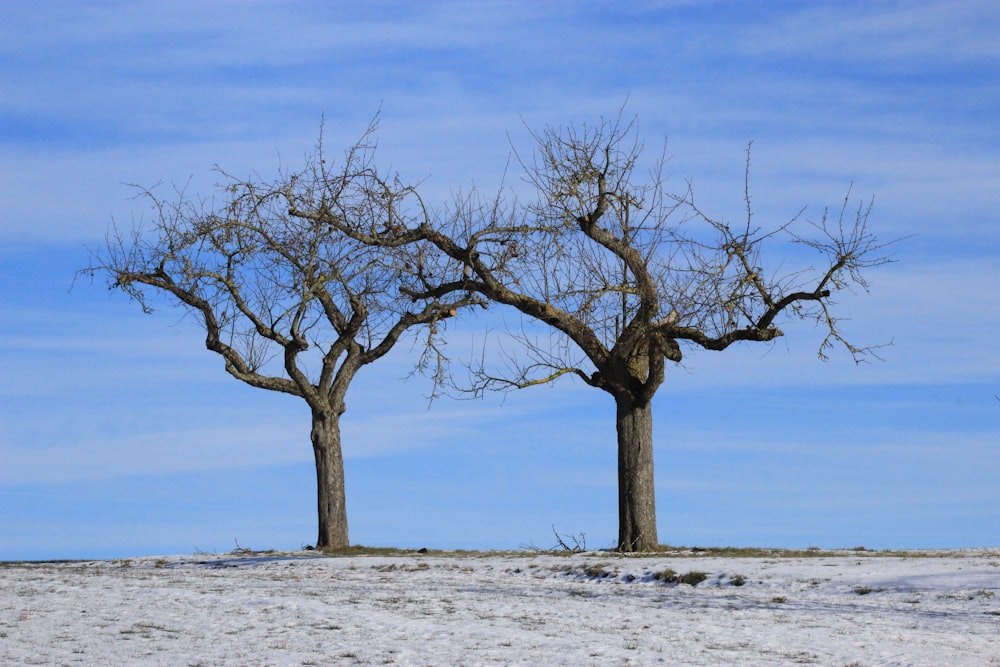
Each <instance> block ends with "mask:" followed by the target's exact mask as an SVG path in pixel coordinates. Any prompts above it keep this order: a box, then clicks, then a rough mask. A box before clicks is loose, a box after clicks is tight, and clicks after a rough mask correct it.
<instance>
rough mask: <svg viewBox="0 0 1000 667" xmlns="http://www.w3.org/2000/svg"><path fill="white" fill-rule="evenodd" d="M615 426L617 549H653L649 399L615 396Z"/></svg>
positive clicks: (655, 538)
mask: <svg viewBox="0 0 1000 667" xmlns="http://www.w3.org/2000/svg"><path fill="white" fill-rule="evenodd" d="M615 402H616V404H617V408H618V410H617V415H616V425H617V427H618V550H619V551H625V552H635V551H653V550H655V549H656V548H657V547H658V546H659V542H658V540H657V537H656V493H655V490H654V484H653V411H652V407H651V405H650V403H649V401H638V400H636V398H635V397H634V396H633V395H631V394H629V393H623V394H621V395H618V396H616V397H615Z"/></svg>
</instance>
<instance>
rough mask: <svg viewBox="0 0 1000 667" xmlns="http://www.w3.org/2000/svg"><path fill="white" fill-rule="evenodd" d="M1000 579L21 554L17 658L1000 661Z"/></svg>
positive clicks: (2, 626) (906, 570)
mask: <svg viewBox="0 0 1000 667" xmlns="http://www.w3.org/2000/svg"><path fill="white" fill-rule="evenodd" d="M683 582H688V583H683ZM998 591H1000V550H970V551H960V552H908V553H892V554H888V553H879V552H869V551H860V550H852V551H842V552H826V553H821V552H795V553H792V552H766V551H763V552H762V551H751V552H743V551H690V550H680V551H674V552H667V553H663V554H656V555H652V556H620V555H617V554H613V553H603V552H587V553H576V554H568V553H566V554H562V553H545V552H518V553H488V554H482V553H437V552H431V553H417V552H402V551H392V552H389V553H378V552H374V553H373V552H361V553H355V554H351V555H346V556H328V555H323V554H318V553H316V552H289V553H248V552H245V551H243V552H241V553H237V554H226V555H212V556H209V555H204V554H200V555H194V556H171V557H162V558H138V559H132V560H117V561H98V562H66V563H4V564H0V663H2V664H24V665H29V664H45V665H52V664H57V665H93V664H113V665H126V664H128V665H328V664H364V665H382V664H390V665H513V664H524V665H539V664H545V665H656V664H663V665H833V666H835V667H847V666H854V667H861V666H864V667H868V666H873V665H928V666H930V665H935V666H937V665H943V664H948V665H953V666H955V665H970V666H971V665H976V666H977V667H983V666H986V667H1000V596H998Z"/></svg>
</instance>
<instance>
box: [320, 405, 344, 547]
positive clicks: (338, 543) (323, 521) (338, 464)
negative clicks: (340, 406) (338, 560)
mask: <svg viewBox="0 0 1000 667" xmlns="http://www.w3.org/2000/svg"><path fill="white" fill-rule="evenodd" d="M312 420H313V423H312V433H311V435H310V437H311V439H312V445H313V453H314V454H315V456H316V497H317V505H318V510H319V537H317V538H316V548H318V549H345V548H347V547H348V546H349V544H350V543H349V542H348V539H347V499H346V494H345V491H344V455H343V452H342V451H341V448H340V415H339V414H337V413H336V412H334V411H322V410H313V417H312Z"/></svg>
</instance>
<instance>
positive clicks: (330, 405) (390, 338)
mask: <svg viewBox="0 0 1000 667" xmlns="http://www.w3.org/2000/svg"><path fill="white" fill-rule="evenodd" d="M375 129H376V124H375V122H373V123H372V125H370V126H369V128H368V130H367V132H366V133H365V134H364V136H363V137H362V139H361V140H360V141H359V142H357V143H356V144H355V145H354V146H353V147H352V148H350V149H349V150H348V151H347V152H346V155H345V157H344V159H343V160H342V161H341V163H340V165H339V167H337V168H336V169H335V168H334V167H333V166H332V165H327V161H326V158H325V156H324V153H323V150H322V141H321V142H320V144H319V148H318V150H317V152H316V153H315V155H314V157H312V158H310V159H309V160H308V161H307V164H306V167H305V168H304V169H303V170H301V171H299V172H297V173H294V174H282V175H280V176H279V177H278V179H277V180H276V181H275V182H273V183H265V182H262V181H261V180H260V179H257V178H252V179H249V180H241V179H237V178H233V177H230V176H226V175H225V174H223V175H224V176H226V183H225V185H224V186H220V191H219V193H218V195H219V196H220V198H221V199H222V203H221V205H218V206H217V205H215V203H214V201H208V202H206V201H195V200H191V199H190V198H188V197H186V196H184V194H183V193H179V196H178V197H177V199H176V201H172V202H168V201H165V200H164V199H161V198H159V197H158V196H157V195H155V194H154V193H153V192H152V191H150V190H148V189H143V190H141V193H142V194H143V195H145V196H146V197H147V198H148V200H149V201H150V202H152V204H153V206H154V210H155V221H154V228H153V229H152V230H150V231H149V233H147V232H143V231H142V230H134V231H133V232H131V233H130V234H121V233H119V232H118V231H117V230H113V232H112V233H111V234H109V237H108V239H107V243H106V245H105V246H104V247H103V248H101V250H100V251H98V252H97V253H96V254H95V255H94V258H93V259H92V262H91V266H90V267H89V268H88V269H87V271H89V272H90V273H91V275H93V274H94V272H103V273H105V274H106V275H107V277H108V280H109V284H110V286H111V287H112V288H114V289H119V290H122V291H123V292H125V293H126V294H128V295H129V296H130V297H132V298H133V299H134V300H136V301H137V302H138V303H139V304H140V305H141V306H142V307H143V309H144V310H145V311H147V312H150V311H151V310H152V308H151V304H152V303H153V297H154V295H155V296H165V297H166V300H167V301H169V302H174V303H177V304H180V305H181V306H183V307H184V308H185V309H186V310H187V311H188V312H189V313H190V314H192V315H194V316H195V317H196V318H197V320H198V321H199V322H200V323H201V324H202V325H203V326H204V329H205V332H206V337H205V345H206V346H207V348H208V349H209V350H211V351H213V352H216V353H217V354H219V355H220V356H221V357H222V358H223V360H224V361H225V369H226V371H227V372H228V373H229V374H230V375H232V376H233V377H235V378H236V379H238V380H241V381H243V382H245V383H247V384H249V385H250V386H253V387H258V388H261V389H267V390H271V391H278V392H283V393H286V394H291V395H293V396H298V397H300V398H302V399H304V400H305V401H306V403H307V404H308V405H309V408H310V411H311V415H312V430H311V440H312V446H313V452H314V454H315V460H316V477H317V506H318V513H319V536H318V538H317V546H318V547H324V548H327V547H328V548H343V547H346V546H348V531H347V511H346V501H345V493H344V465H343V456H342V451H341V441H340V417H341V415H342V414H343V413H344V411H345V409H346V406H345V396H346V393H347V389H348V386H349V385H350V383H351V381H352V380H353V379H354V377H355V375H356V374H357V373H358V371H359V370H360V369H361V368H362V367H363V366H365V365H367V364H370V363H372V362H374V361H376V360H378V359H379V358H381V357H382V356H384V355H385V354H386V353H387V352H388V351H389V350H390V349H391V348H392V347H393V346H394V345H395V344H396V343H397V342H398V341H399V340H400V338H401V337H402V336H403V334H404V333H405V332H406V331H407V330H408V329H410V328H411V327H417V326H419V325H425V326H426V335H427V344H426V346H425V350H426V353H425V356H424V358H423V359H421V364H422V366H423V367H425V368H426V369H427V370H429V371H431V372H434V373H436V372H438V370H439V368H438V366H437V362H438V361H440V358H439V357H437V358H436V357H435V351H436V343H435V340H436V337H437V336H439V335H440V334H439V332H438V328H439V323H440V322H442V321H443V320H446V319H448V318H450V317H452V316H454V315H455V314H456V313H457V312H458V310H460V309H462V308H464V307H467V306H471V305H473V304H477V303H480V301H481V299H480V297H478V296H474V295H472V294H468V295H457V296H455V297H454V298H450V299H449V298H447V297H446V296H442V297H441V298H438V297H433V296H428V297H426V298H416V299H415V298H413V297H412V296H411V295H410V294H405V295H404V294H403V293H402V292H401V290H402V289H405V288H406V286H407V285H408V284H409V283H410V282H413V283H414V284H416V285H418V286H420V288H421V289H423V290H424V291H428V290H427V288H428V287H430V286H431V285H430V283H429V282H428V276H430V275H432V273H433V270H434V260H433V258H426V257H425V255H426V252H425V248H423V247H422V246H421V244H415V245H407V246H405V247H397V248H383V247H378V246H374V245H370V244H367V245H366V244H363V243H359V242H357V241H355V240H352V239H351V238H350V237H349V236H347V235H345V234H344V233H342V232H341V231H340V230H341V228H343V229H350V230H352V232H358V231H363V232H364V233H365V234H368V235H374V236H378V235H379V234H380V233H382V232H383V231H385V230H392V229H397V228H405V227H420V226H422V225H426V224H427V222H428V212H427V211H426V210H425V208H424V205H423V203H422V202H421V200H420V198H419V196H418V195H417V191H416V189H415V188H414V187H412V186H410V185H406V184H404V183H402V182H401V181H399V179H398V178H396V177H391V178H390V177H385V176H383V175H381V174H380V173H379V172H378V171H377V169H376V167H375V165H374V161H373V159H374V139H373V135H374V132H375ZM303 206H308V207H310V208H311V209H314V210H317V211H321V212H322V213H323V220H322V221H321V220H316V219H306V218H302V217H296V216H292V215H289V210H290V209H292V208H299V207H303ZM334 219H335V220H336V221H337V225H331V224H328V223H327V222H324V221H328V220H334Z"/></svg>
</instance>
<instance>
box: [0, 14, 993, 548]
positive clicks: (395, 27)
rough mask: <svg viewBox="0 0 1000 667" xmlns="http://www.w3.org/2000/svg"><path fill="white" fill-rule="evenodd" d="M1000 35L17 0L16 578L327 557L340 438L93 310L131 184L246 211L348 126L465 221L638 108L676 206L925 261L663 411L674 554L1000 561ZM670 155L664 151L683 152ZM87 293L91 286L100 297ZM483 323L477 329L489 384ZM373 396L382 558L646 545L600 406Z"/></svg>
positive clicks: (391, 383)
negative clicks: (523, 167) (562, 143)
mask: <svg viewBox="0 0 1000 667" xmlns="http://www.w3.org/2000/svg"><path fill="white" fill-rule="evenodd" d="M998 34H1000V9H998V8H997V6H996V4H995V3H990V2H985V1H984V2H960V1H955V0H949V1H947V2H881V3H871V2H844V1H840V0H838V1H837V2H815V3H801V2H767V3H751V2H746V3H742V2H685V1H682V0H677V1H669V0H667V1H662V2H634V3H628V4H627V5H625V6H622V3H613V2H591V3H578V2H475V3H472V2H437V3H435V2H427V3H413V2H366V3H339V2H336V3H328V2H322V3H321V2H299V3H291V2H268V1H263V0H262V1H258V2H217V3H201V2H186V1H183V0H181V1H177V2H170V3H145V2H86V3H84V2H69V1H67V2H38V3H21V2H13V1H11V0H7V1H0V173H2V174H3V178H2V179H0V295H2V296H0V370H2V377H3V379H4V382H3V385H2V386H0V397H2V400H0V461H2V465H0V559H30V558H72V557H122V556H129V555H138V554H157V553H161V554H162V553H190V552H192V551H195V550H202V551H228V550H230V549H232V548H233V547H234V546H235V542H236V541H239V543H240V544H241V545H242V546H249V547H253V548H260V549H264V548H291V547H299V546H301V545H303V544H307V543H311V542H312V541H313V540H314V539H315V521H316V520H315V510H314V485H315V482H314V473H313V470H312V461H311V456H312V453H311V448H310V445H309V441H308V431H309V423H308V413H307V411H306V409H305V407H304V405H303V404H300V402H298V401H297V400H296V399H294V398H291V397H287V396H281V395H274V394H268V393H266V392H263V391H260V390H254V389H251V388H249V387H246V386H243V385H241V384H239V383H238V382H237V381H235V380H233V379H232V378H230V377H229V376H228V375H226V374H225V372H224V371H223V366H222V363H221V361H220V360H219V359H218V358H217V357H215V356H214V355H212V354H211V353H209V352H207V351H205V350H204V349H203V341H202V336H201V333H200V331H199V330H198V328H197V327H196V326H195V325H194V324H193V323H192V322H191V321H189V320H186V319H183V318H182V317H181V313H180V311H178V310H175V309H171V308H163V309H161V310H159V311H158V312H157V313H156V314H155V315H153V316H144V315H142V314H141V312H140V311H139V309H138V308H137V307H136V306H135V304H131V303H129V302H128V301H127V300H126V299H125V298H124V297H123V296H121V295H117V294H112V293H109V292H108V291H107V290H106V289H105V287H104V286H103V284H101V283H94V284H90V283H89V282H77V283H76V285H75V286H74V285H73V277H74V272H75V271H76V270H77V269H79V268H81V267H83V266H85V265H86V264H87V262H88V259H89V252H88V249H92V248H97V247H98V246H99V245H100V244H101V242H102V240H103V237H104V233H105V231H106V230H107V228H108V226H109V224H110V223H111V221H112V220H115V221H117V222H118V223H119V224H121V225H125V226H128V225H131V224H132V221H133V220H140V219H142V218H143V216H148V210H147V209H146V207H145V205H144V204H143V203H142V202H141V201H137V200H135V199H133V198H132V195H133V191H132V190H131V189H130V188H129V187H128V186H127V185H125V184H126V183H137V184H141V185H152V184H154V183H157V182H163V183H166V184H168V185H169V184H176V185H185V184H187V188H188V191H189V192H190V193H204V194H210V193H211V188H212V185H213V184H214V183H215V182H216V180H217V178H216V176H215V175H214V174H213V173H212V171H211V170H212V166H213V165H215V164H218V165H220V166H222V167H223V168H225V169H226V170H227V171H228V172H230V173H232V174H235V175H237V176H246V175H250V174H251V173H254V172H257V173H260V174H262V175H263V176H265V177H268V176H270V175H272V174H273V173H275V170H276V169H277V168H278V167H279V166H280V165H291V166H295V165H297V164H299V163H300V162H301V159H302V156H303V155H305V154H306V153H307V152H309V151H310V150H311V148H312V146H313V145H314V144H315V141H316V138H317V136H318V131H319V124H320V120H321V118H322V117H324V116H325V119H326V121H325V122H326V141H327V144H328V145H331V146H337V147H340V146H343V147H346V146H347V145H349V144H350V143H352V142H353V141H354V140H355V139H356V138H357V137H358V136H359V135H360V133H361V132H362V131H363V130H364V128H365V126H366V124H367V122H368V121H369V120H370V118H371V117H372V116H373V115H374V114H375V112H376V111H377V110H378V109H379V108H381V130H380V132H379V140H380V149H379V150H380V158H379V161H380V163H381V164H382V165H384V166H388V165H391V166H392V167H393V168H395V169H396V170H398V171H399V172H400V173H401V174H402V175H403V176H404V177H407V178H410V179H420V178H426V181H425V183H424V186H423V192H424V195H425V197H427V198H428V199H429V200H430V201H442V200H444V199H445V198H447V197H448V194H449V192H451V191H452V190H454V189H457V188H468V187H469V186H470V185H473V184H475V185H478V186H480V187H484V188H486V189H492V188H493V187H495V186H496V185H497V184H498V183H499V181H500V179H501V177H502V173H503V169H504V166H505V163H506V161H507V157H508V154H509V152H510V149H511V144H513V145H514V146H517V147H519V148H522V149H523V148H525V147H528V146H529V145H530V144H529V140H530V138H529V136H528V133H527V130H526V129H525V124H527V125H528V126H530V127H533V128H540V127H542V126H544V125H545V124H555V125H560V124H566V123H570V122H576V123H579V122H586V121H589V122H593V121H595V120H598V119H599V118H600V117H601V116H605V117H607V116H612V115H614V114H616V113H617V111H618V109H619V108H620V107H621V106H622V105H623V104H625V103H626V101H627V106H626V111H627V113H629V114H635V115H636V116H637V118H638V129H639V132H640V134H641V136H642V137H643V138H644V139H645V140H646V143H647V145H649V146H651V147H655V146H658V145H659V143H660V142H661V141H662V139H663V137H666V138H667V153H668V155H669V156H670V162H669V163H668V169H667V171H668V174H669V175H670V177H671V181H670V182H671V183H673V184H676V185H677V187H678V188H680V187H682V185H683V182H684V179H688V178H690V179H692V180H693V181H694V185H695V188H696V192H697V193H698V196H699V199H700V201H701V202H702V204H703V205H704V206H705V208H707V209H709V211H711V212H712V213H714V214H717V215H720V216H728V217H735V216H739V215H740V212H741V211H742V201H741V196H742V193H743V180H742V178H743V168H744V164H743V160H744V152H745V149H746V145H747V142H748V141H751V140H752V141H753V166H752V173H751V187H752V196H753V198H754V205H755V208H756V213H757V219H758V220H761V221H764V220H774V221H783V220H784V219H787V218H788V217H790V216H791V215H792V214H794V213H795V212H796V211H798V210H799V208H801V207H802V206H808V207H809V209H808V214H809V215H812V216H815V217H818V216H819V215H820V214H821V212H822V210H823V207H825V206H831V207H835V206H838V205H839V203H840V201H841V200H842V199H843V197H844V195H845V193H846V192H847V190H848V188H849V187H851V184H852V183H853V194H854V196H856V197H858V198H859V199H867V198H869V197H871V196H874V197H875V210H874V214H873V217H872V220H871V222H872V225H873V228H874V230H875V231H876V232H877V233H878V234H879V236H880V237H882V238H884V239H892V238H897V237H903V236H910V235H912V236H911V238H909V239H908V240H906V241H904V242H901V243H900V244H898V245H897V246H896V247H895V254H896V259H897V260H898V262H896V263H894V264H890V265H887V266H884V267H880V268H878V269H877V270H874V271H872V272H871V274H870V278H871V284H872V291H871V294H868V295H865V294H859V295H846V296H844V297H843V298H840V299H839V302H840V307H841V312H842V313H843V314H844V315H845V316H846V317H849V318H851V319H850V321H849V322H847V323H846V325H845V326H846V328H847V331H848V333H849V334H850V336H851V337H852V340H856V341H859V342H862V343H866V344H867V343H881V342H886V341H890V340H891V341H893V343H894V345H893V346H892V347H890V348H888V349H886V350H885V354H884V356H885V359H886V361H885V363H875V364H872V365H866V366H860V367H859V366H855V365H854V364H853V363H852V362H851V361H850V359H849V358H848V357H847V356H846V355H844V354H837V355H834V357H833V359H832V360H831V361H830V362H827V363H822V362H820V361H818V360H817V358H816V354H815V352H816V348H817V346H818V344H819V341H820V340H821V333H820V332H818V331H816V330H814V329H813V328H811V327H810V326H805V327H802V326H797V327H794V326H793V327H788V328H786V333H787V336H786V337H785V338H784V339H782V340H780V341H778V342H777V343H776V344H775V345H772V346H759V347H745V348H740V349H735V350H730V351H727V352H725V353H722V354H718V353H707V352H705V353H700V354H691V355H689V356H688V360H687V361H686V363H685V365H684V367H683V368H675V369H672V370H671V371H670V372H669V374H668V378H667V382H666V383H665V385H664V386H663V387H662V388H661V390H660V391H659V393H658V395H657V397H656V399H655V401H654V415H655V423H654V440H655V442H656V470H657V473H656V479H657V500H658V515H659V531H660V538H661V540H662V541H664V542H666V543H670V544H687V545H761V546H784V547H805V546H810V545H816V546H821V547H831V548H834V547H852V546H857V545H865V546H867V547H870V548H904V547H963V546H997V545H998V544H1000V484H997V481H996V480H998V479H1000V402H998V401H997V400H996V398H995V395H996V394H1000V354H998V353H997V342H996V341H997V331H998V330H1000V296H998V290H997V286H998V285H1000V225H998V216H1000V213H998V211H1000V123H998V122H997V119H998V118H1000V41H998V40H997V39H996V37H997V35H998ZM655 152H656V151H650V152H649V157H650V158H653V157H655ZM71 287H72V289H71ZM475 326H476V323H474V322H469V323H468V324H466V325H462V326H457V327H453V331H452V334H451V335H452V339H453V343H452V344H453V346H454V350H455V356H461V354H462V351H463V350H464V348H463V345H464V344H465V343H464V342H463V341H467V340H468V338H469V337H470V336H472V335H473V334H474V332H475ZM413 359H414V358H413V355H412V351H411V350H410V349H409V348H407V347H401V348H400V349H398V350H396V351H394V352H393V354H392V355H390V357H388V358H386V359H385V360H383V363H380V364H377V365H375V366H372V367H369V368H367V369H365V370H364V371H363V372H362V373H361V374H360V375H359V377H358V378H357V380H356V382H355V384H354V385H353V386H352V388H351V391H350V392H349V394H348V412H347V413H346V414H345V416H344V418H343V422H342V425H343V431H344V446H345V454H346V457H347V463H346V465H347V491H348V510H349V518H350V524H351V539H352V542H354V543H360V544H367V545H393V546H401V547H420V546H427V547H445V548H517V547H519V546H520V545H524V544H535V545H538V546H550V545H551V544H552V543H553V542H554V539H553V537H552V534H551V531H552V527H553V526H554V527H555V528H556V530H558V531H560V532H562V533H566V534H570V533H571V534H579V533H584V534H585V535H586V540H587V544H588V545H589V546H592V547H608V546H611V545H612V544H613V543H614V541H615V538H616V535H617V523H616V489H615V479H616V476H615V468H614V466H615V449H614V448H615V444H614V423H613V417H614V408H613V403H612V401H611V399H610V397H609V396H607V395H605V394H603V393H601V392H598V391H595V390H593V389H590V388H589V387H585V386H583V385H582V384H580V383H575V384H574V383H573V382H564V383H559V384H557V385H556V386H554V387H542V388H534V389H531V390H526V391H523V392H518V393H514V394H509V395H506V396H492V397H488V398H487V399H485V400H483V401H458V400H450V399H443V400H440V401H438V402H436V403H434V404H433V406H431V408H430V409H428V406H427V401H426V400H425V398H424V396H425V394H426V393H427V391H428V389H429V387H428V385H427V383H426V382H424V381H421V380H420V379H416V380H410V381H406V382H404V381H402V380H401V379H400V378H402V377H404V376H405V375H406V374H407V373H408V370H409V368H410V367H411V365H412V363H413Z"/></svg>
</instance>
